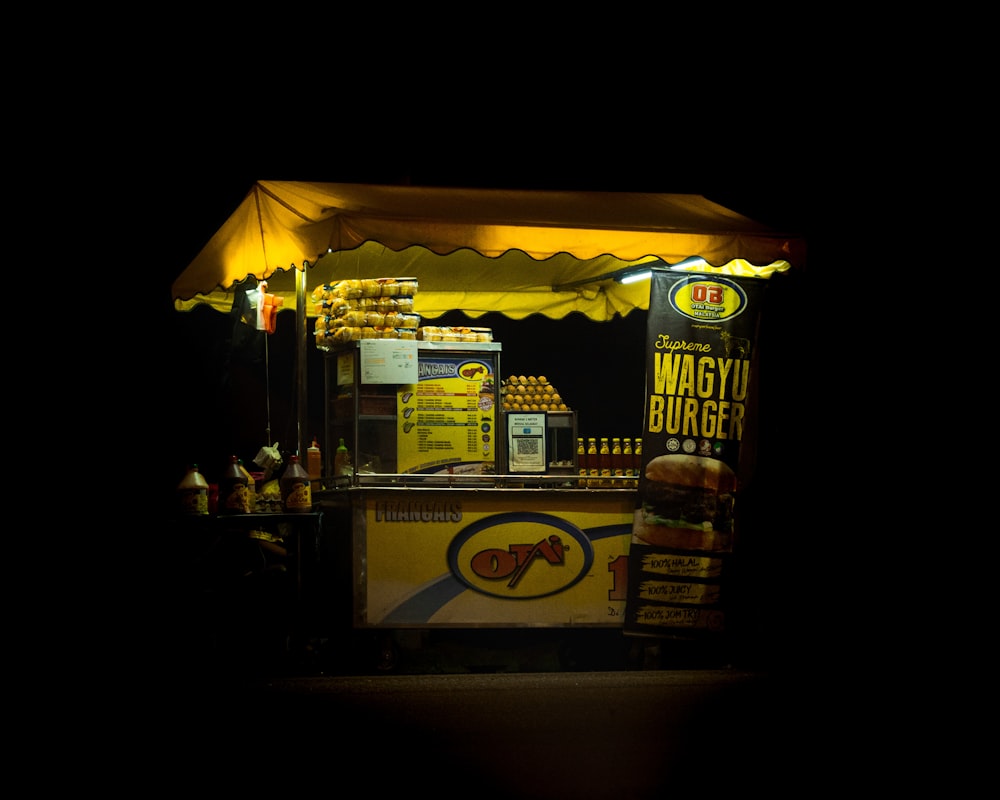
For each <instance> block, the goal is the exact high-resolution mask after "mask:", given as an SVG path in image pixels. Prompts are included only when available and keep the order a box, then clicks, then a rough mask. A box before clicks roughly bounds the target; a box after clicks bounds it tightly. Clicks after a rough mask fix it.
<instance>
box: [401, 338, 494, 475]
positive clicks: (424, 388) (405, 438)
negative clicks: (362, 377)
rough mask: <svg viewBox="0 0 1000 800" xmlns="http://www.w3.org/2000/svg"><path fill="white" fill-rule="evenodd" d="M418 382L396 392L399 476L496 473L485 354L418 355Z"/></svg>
mask: <svg viewBox="0 0 1000 800" xmlns="http://www.w3.org/2000/svg"><path fill="white" fill-rule="evenodd" d="M417 372H418V377H419V380H418V382H417V383H415V384H410V385H403V386H400V387H399V393H398V395H397V398H398V400H397V416H396V419H397V421H398V430H397V432H396V441H397V443H398V444H397V463H398V465H399V472H408V473H427V474H492V473H494V472H496V452H497V446H498V441H502V437H501V439H498V438H497V430H496V394H495V392H496V375H495V374H494V367H493V359H492V358H491V357H490V356H489V355H488V354H483V355H481V356H480V355H478V354H476V353H464V354H463V353H445V352H442V353H436V352H421V353H420V360H419V363H418V365H417Z"/></svg>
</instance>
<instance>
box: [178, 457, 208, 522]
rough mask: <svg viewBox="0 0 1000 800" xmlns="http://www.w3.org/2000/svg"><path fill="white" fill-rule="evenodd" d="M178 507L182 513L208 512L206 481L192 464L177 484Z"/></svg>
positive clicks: (195, 465)
mask: <svg viewBox="0 0 1000 800" xmlns="http://www.w3.org/2000/svg"><path fill="white" fill-rule="evenodd" d="M177 503H178V509H179V510H180V513H182V514H195V515H203V514H208V481H206V480H205V476H204V475H202V474H201V473H200V472H199V471H198V465H197V464H192V465H191V466H189V467H188V469H187V473H186V474H185V475H184V477H183V478H181V482H180V483H179V484H177Z"/></svg>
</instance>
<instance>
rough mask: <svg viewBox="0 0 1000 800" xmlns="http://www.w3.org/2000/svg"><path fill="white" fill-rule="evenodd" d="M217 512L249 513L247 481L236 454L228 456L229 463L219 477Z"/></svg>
mask: <svg viewBox="0 0 1000 800" xmlns="http://www.w3.org/2000/svg"><path fill="white" fill-rule="evenodd" d="M219 513H220V514H249V513H250V491H249V482H248V481H247V476H246V475H244V474H243V470H241V469H240V460H239V458H237V457H236V456H230V457H229V463H228V464H226V468H225V469H224V470H223V471H222V475H221V476H220V477H219Z"/></svg>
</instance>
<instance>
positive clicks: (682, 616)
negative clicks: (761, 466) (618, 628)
mask: <svg viewBox="0 0 1000 800" xmlns="http://www.w3.org/2000/svg"><path fill="white" fill-rule="evenodd" d="M766 285H767V279H765V278H761V277H754V276H746V277H744V276H734V275H728V274H727V275H723V274H714V273H711V272H681V271H673V270H670V269H654V270H653V274H652V277H651V283H650V300H649V314H648V318H647V319H648V321H647V331H646V392H645V403H646V406H645V411H644V421H643V437H642V438H643V459H644V460H643V463H641V464H640V465H639V483H638V491H637V494H638V497H637V501H636V508H635V517H634V522H633V528H632V539H631V544H630V548H629V556H628V590H627V592H628V593H627V596H626V608H625V620H624V630H625V633H630V634H636V635H647V636H676V635H683V634H684V633H685V632H686V633H691V634H697V633H698V632H702V633H704V632H718V631H723V630H725V629H726V604H725V601H726V599H727V598H726V594H725V579H726V572H727V566H728V563H729V559H730V558H731V557H732V553H733V549H734V546H735V544H736V542H737V540H738V538H739V531H738V530H737V526H738V522H737V520H738V515H737V508H738V504H739V495H740V488H741V482H742V481H744V480H745V479H746V476H748V475H749V472H750V468H751V466H752V464H751V462H752V459H753V456H754V452H753V451H754V447H753V442H754V435H755V432H754V427H755V424H756V421H755V417H756V414H755V401H756V398H755V395H754V392H755V364H756V352H755V349H756V348H755V345H756V341H757V333H758V327H759V325H758V323H759V318H760V312H761V306H762V303H763V293H764V288H765V287H766Z"/></svg>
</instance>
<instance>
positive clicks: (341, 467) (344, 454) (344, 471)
mask: <svg viewBox="0 0 1000 800" xmlns="http://www.w3.org/2000/svg"><path fill="white" fill-rule="evenodd" d="M333 473H334V475H336V476H337V477H338V478H342V477H344V476H348V477H349V476H350V474H351V454H350V452H349V451H348V449H347V445H346V444H344V437H343V436H342V437H340V444H339V445H337V452H336V454H335V455H334V458H333Z"/></svg>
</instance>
